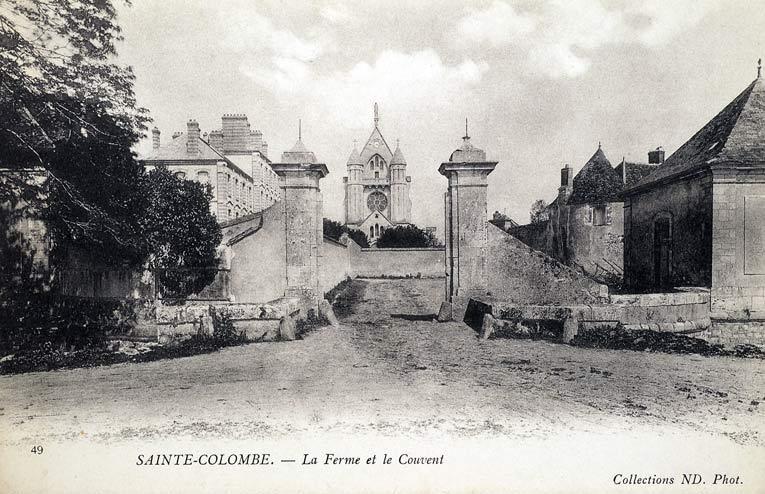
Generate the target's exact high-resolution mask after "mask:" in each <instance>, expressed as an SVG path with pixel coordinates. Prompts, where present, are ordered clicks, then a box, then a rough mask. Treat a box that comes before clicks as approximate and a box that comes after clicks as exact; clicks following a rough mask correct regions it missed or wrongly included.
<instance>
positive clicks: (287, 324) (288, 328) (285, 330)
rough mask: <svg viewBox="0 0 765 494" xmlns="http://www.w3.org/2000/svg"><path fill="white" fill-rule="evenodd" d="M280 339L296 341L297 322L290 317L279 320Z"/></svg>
mask: <svg viewBox="0 0 765 494" xmlns="http://www.w3.org/2000/svg"><path fill="white" fill-rule="evenodd" d="M279 339H280V340H282V341H292V340H294V339H295V321H293V320H292V318H291V317H290V316H284V317H282V318H281V320H279Z"/></svg>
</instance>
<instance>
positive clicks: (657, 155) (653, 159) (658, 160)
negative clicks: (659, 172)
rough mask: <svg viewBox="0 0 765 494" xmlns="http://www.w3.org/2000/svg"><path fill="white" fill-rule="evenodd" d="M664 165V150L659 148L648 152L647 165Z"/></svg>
mask: <svg viewBox="0 0 765 494" xmlns="http://www.w3.org/2000/svg"><path fill="white" fill-rule="evenodd" d="M662 163H664V148H663V147H661V146H659V147H657V148H656V150H654V151H648V164H649V165H661V164H662Z"/></svg>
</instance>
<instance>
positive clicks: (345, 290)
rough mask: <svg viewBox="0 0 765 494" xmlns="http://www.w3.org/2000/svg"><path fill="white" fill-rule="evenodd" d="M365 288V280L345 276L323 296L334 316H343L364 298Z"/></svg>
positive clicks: (347, 314)
mask: <svg viewBox="0 0 765 494" xmlns="http://www.w3.org/2000/svg"><path fill="white" fill-rule="evenodd" d="M366 289H367V283H366V282H364V281H361V280H353V279H351V278H347V279H345V281H342V282H340V283H339V284H338V285H337V286H336V287H334V288H333V289H332V290H330V291H329V292H327V293H326V294H325V295H324V298H325V299H327V301H328V302H329V303H330V305H332V310H333V311H334V312H335V316H337V317H338V318H343V317H347V316H350V315H351V314H353V313H354V310H355V308H356V306H357V305H358V304H360V303H361V302H362V301H363V300H364V292H365V291H366Z"/></svg>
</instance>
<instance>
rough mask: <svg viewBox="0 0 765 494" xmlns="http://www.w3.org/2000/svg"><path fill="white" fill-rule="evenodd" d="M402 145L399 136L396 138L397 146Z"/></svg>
mask: <svg viewBox="0 0 765 494" xmlns="http://www.w3.org/2000/svg"><path fill="white" fill-rule="evenodd" d="M400 145H401V139H399V138H398V137H397V138H396V147H399V146H400Z"/></svg>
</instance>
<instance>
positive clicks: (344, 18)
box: [320, 3, 353, 24]
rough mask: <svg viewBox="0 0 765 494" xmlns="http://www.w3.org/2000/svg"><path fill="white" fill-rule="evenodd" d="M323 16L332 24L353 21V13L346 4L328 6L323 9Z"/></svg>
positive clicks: (321, 12)
mask: <svg viewBox="0 0 765 494" xmlns="http://www.w3.org/2000/svg"><path fill="white" fill-rule="evenodd" d="M320 14H321V16H322V17H323V18H324V19H326V20H327V21H329V22H330V23H331V24H346V23H348V22H351V21H352V20H353V15H352V14H351V11H350V10H349V9H348V7H347V6H346V5H345V4H342V3H334V4H327V5H325V6H323V7H322V8H321V11H320Z"/></svg>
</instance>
